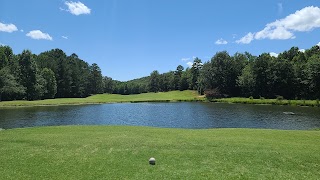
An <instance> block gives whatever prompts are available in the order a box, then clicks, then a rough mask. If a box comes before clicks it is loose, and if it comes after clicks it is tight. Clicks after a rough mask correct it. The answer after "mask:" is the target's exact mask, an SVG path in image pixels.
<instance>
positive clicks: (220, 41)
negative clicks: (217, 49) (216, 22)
mask: <svg viewBox="0 0 320 180" xmlns="http://www.w3.org/2000/svg"><path fill="white" fill-rule="evenodd" d="M215 44H217V45H222V44H228V41H226V40H224V39H222V38H220V39H218V40H217V41H216V42H215Z"/></svg>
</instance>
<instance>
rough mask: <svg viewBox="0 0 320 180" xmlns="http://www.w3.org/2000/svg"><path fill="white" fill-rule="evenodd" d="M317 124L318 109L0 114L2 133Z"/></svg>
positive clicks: (62, 109) (211, 107) (130, 107)
mask: <svg viewBox="0 0 320 180" xmlns="http://www.w3.org/2000/svg"><path fill="white" fill-rule="evenodd" d="M284 112H293V113H294V115H292V114H287V113H284ZM319 119H320V111H319V108H312V107H307V108H306V107H292V106H271V105H245V104H224V103H189V102H185V103H134V104H130V103H128V104H126V103H123V104H102V105H84V106H46V107H28V108H6V109H0V128H4V129H8V128H19V127H33V126H58V125H133V126H154V127H169V128H193V129H199V128H271V129H312V128H319V127H320V120H319Z"/></svg>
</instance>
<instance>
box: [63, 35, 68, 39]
mask: <svg viewBox="0 0 320 180" xmlns="http://www.w3.org/2000/svg"><path fill="white" fill-rule="evenodd" d="M61 37H62V38H63V39H69V38H68V36H61Z"/></svg>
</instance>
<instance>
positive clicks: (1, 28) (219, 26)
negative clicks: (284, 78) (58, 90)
mask: <svg viewBox="0 0 320 180" xmlns="http://www.w3.org/2000/svg"><path fill="white" fill-rule="evenodd" d="M319 7H320V2H319V0H305V1H294V2H293V1H292V0H282V1H281V0H268V1H255V0H246V1H245V0H244V1H234V0H224V1H213V0H106V1H101V0H80V1H64V0H23V1H21V0H0V44H2V45H9V46H10V47H12V48H13V51H14V53H16V54H18V53H21V52H22V50H24V49H29V50H31V51H32V52H33V53H35V54H39V53H40V52H44V51H47V50H51V49H53V48H60V49H62V50H63V51H64V52H66V53H67V55H70V54H72V53H76V54H77V55H78V56H79V57H80V58H81V59H83V60H85V61H87V62H88V63H90V64H92V63H97V64H98V65H99V66H100V68H101V70H102V73H103V75H106V76H109V77H112V78H113V79H116V80H121V81H124V80H130V79H134V78H139V77H143V76H147V75H149V74H150V73H151V72H152V71H153V70H158V71H159V72H160V73H164V72H168V71H170V70H175V69H176V67H177V66H178V65H180V64H181V65H183V66H184V67H188V64H190V62H192V61H193V58H194V57H199V58H200V59H201V60H202V61H203V62H206V61H208V60H209V59H210V58H211V57H212V56H213V55H214V54H215V53H216V52H218V51H223V50H226V51H228V52H229V53H230V54H231V55H233V54H234V53H236V52H245V51H248V52H250V53H252V54H254V55H259V54H261V53H263V52H269V53H272V54H274V55H276V54H277V53H280V52H282V51H284V50H288V49H290V48H291V47H292V46H297V47H299V48H300V49H308V48H311V47H312V46H314V45H316V44H318V43H319V42H320V8H319Z"/></svg>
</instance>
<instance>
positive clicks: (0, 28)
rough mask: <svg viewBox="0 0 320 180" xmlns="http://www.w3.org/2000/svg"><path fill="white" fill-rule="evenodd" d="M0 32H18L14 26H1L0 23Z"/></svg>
mask: <svg viewBox="0 0 320 180" xmlns="http://www.w3.org/2000/svg"><path fill="white" fill-rule="evenodd" d="M0 31H3V32H8V33H12V32H14V31H18V28H17V26H16V25H14V24H3V23H1V22H0Z"/></svg>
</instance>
